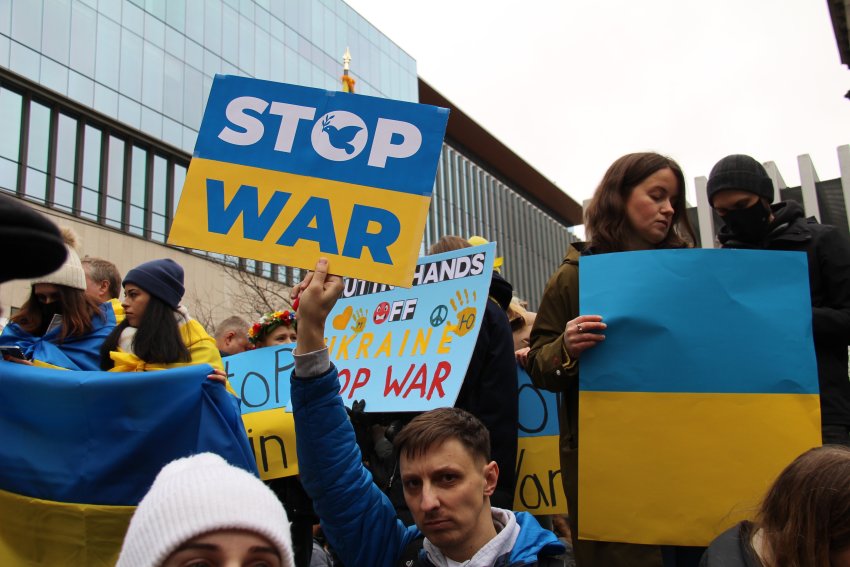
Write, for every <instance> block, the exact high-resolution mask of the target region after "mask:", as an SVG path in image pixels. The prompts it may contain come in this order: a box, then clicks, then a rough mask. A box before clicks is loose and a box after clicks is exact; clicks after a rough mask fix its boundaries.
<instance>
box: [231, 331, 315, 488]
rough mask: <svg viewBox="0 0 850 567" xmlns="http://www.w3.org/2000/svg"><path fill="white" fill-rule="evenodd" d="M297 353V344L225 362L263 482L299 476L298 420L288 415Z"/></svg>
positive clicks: (248, 352) (251, 352) (244, 354)
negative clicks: (296, 433) (296, 428)
mask: <svg viewBox="0 0 850 567" xmlns="http://www.w3.org/2000/svg"><path fill="white" fill-rule="evenodd" d="M294 350H295V343H290V344H284V345H278V346H271V347H266V348H259V349H256V350H249V351H246V352H243V353H240V354H236V355H233V356H228V357H225V358H224V370H225V372H227V379H228V381H230V385H231V387H233V390H234V391H235V392H236V395H238V396H239V398H240V399H241V400H242V422H243V423H244V424H245V432H246V433H247V434H248V441H249V443H250V445H251V450H252V451H253V452H254V458H255V460H256V461H257V469H258V470H259V471H260V478H262V479H263V480H268V479H272V478H279V477H282V476H291V475H295V474H298V456H297V455H296V453H295V420H294V417H293V414H292V413H291V412H290V411H287V408H290V409H291V406H290V395H289V392H290V384H289V378H290V376H291V375H292V370H293V369H294V368H295V359H294V357H293V355H292V352H293V351H294Z"/></svg>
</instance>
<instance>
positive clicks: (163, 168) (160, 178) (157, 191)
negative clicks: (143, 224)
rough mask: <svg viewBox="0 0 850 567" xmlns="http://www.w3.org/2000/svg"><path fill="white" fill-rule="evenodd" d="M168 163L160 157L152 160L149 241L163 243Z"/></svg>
mask: <svg viewBox="0 0 850 567" xmlns="http://www.w3.org/2000/svg"><path fill="white" fill-rule="evenodd" d="M167 183H168V161H167V160H166V159H165V158H164V157H161V156H158V155H155V156H154V158H153V179H152V183H151V191H152V195H151V226H150V229H151V239H152V240H155V241H157V242H165V219H166V213H167V210H166V205H167V204H168V192H167V190H166V189H167V187H166V185H167Z"/></svg>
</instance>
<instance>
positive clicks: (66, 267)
mask: <svg viewBox="0 0 850 567" xmlns="http://www.w3.org/2000/svg"><path fill="white" fill-rule="evenodd" d="M59 231H60V232H61V233H62V240H64V241H65V248H67V250H68V257H67V258H65V263H64V264H62V265H61V266H60V267H59V269H58V270H56V271H55V272H53V273H51V274H47V275H46V276H42V277H40V278H38V279H35V280H33V281H32V285H35V284H40V283H45V284H54V285H64V286H67V287H72V288H74V289H80V290H83V291H85V290H86V273H85V272H84V271H83V264H82V263H81V262H80V256H79V254H77V250H76V248H77V242H78V240H79V239H78V237H77V233H76V232H74V231H73V230H71V229H70V228H67V227H63V228H60V229H59Z"/></svg>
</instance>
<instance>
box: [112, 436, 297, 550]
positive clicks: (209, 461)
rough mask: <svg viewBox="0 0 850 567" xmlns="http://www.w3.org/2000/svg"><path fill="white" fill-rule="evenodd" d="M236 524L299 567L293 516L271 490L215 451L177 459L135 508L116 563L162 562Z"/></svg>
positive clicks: (232, 527)
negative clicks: (291, 528) (291, 529)
mask: <svg viewBox="0 0 850 567" xmlns="http://www.w3.org/2000/svg"><path fill="white" fill-rule="evenodd" d="M232 529H235V530H246V531H250V532H255V533H257V534H259V535H261V536H264V537H265V538H267V539H268V540H269V541H270V542H271V543H272V544H273V545H274V546H275V547H276V548H277V550H278V551H279V552H280V556H281V560H282V563H283V566H284V567H294V565H295V561H294V559H293V556H292V536H291V534H290V532H289V520H287V518H286V511H285V510H284V509H283V505H282V504H281V503H280V501H279V500H278V499H277V497H276V496H275V494H274V492H272V491H271V489H269V488H268V487H267V486H266V485H265V484H263V482H262V481H261V480H260V479H258V478H257V477H255V476H254V475H252V474H251V473H249V472H247V471H245V470H242V469H240V468H237V467H234V466H232V465H230V464H228V463H227V462H225V460H224V459H222V458H221V457H220V456H218V455H215V454H213V453H202V454H200V455H195V456H192V457H186V458H183V459H177V460H176V461H172V462H171V463H169V464H167V465H166V466H165V467H163V469H162V470H161V471H160V473H159V474H158V475H157V477H156V480H154V482H153V486H151V489H150V490H149V491H148V493H147V494H146V495H145V497H144V498H142V501H141V502H140V503H139V506H138V508H136V512H135V514H133V518H132V519H131V520H130V527H129V528H128V529H127V535H126V536H125V538H124V545H123V546H122V548H121V555H120V556H119V557H118V563H117V565H116V567H157V566H159V565H161V564H162V563H163V562H164V561H165V560H166V559H167V558H168V556H169V555H171V554H172V553H173V552H174V551H175V550H176V549H177V548H178V547H179V546H180V545H182V544H184V543H186V542H187V541H189V540H191V539H194V538H196V537H198V536H200V535H202V534H206V533H209V532H214V531H219V530H232Z"/></svg>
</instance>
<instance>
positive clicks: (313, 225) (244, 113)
mask: <svg viewBox="0 0 850 567" xmlns="http://www.w3.org/2000/svg"><path fill="white" fill-rule="evenodd" d="M447 121H448V110H446V109H444V108H438V107H433V106H428V105H422V104H414V103H408V102H401V101H395V100H387V99H382V98H375V97H368V96H362V95H355V94H348V93H339V92H332V91H323V90H319V89H313V88H307V87H299V86H295V85H287V84H282V83H273V82H270V81H262V80H259V79H249V78H244V77H235V76H223V75H217V76H216V78H215V80H214V81H213V86H212V90H211V91H210V96H209V101H208V103H207V108H206V111H205V112H204V118H203V121H202V123H201V129H200V132H199V133H198V142H197V145H196V146H195V153H194V156H193V158H192V162H191V164H190V165H189V171H188V173H187V177H186V182H185V185H184V186H183V193H182V195H181V197H180V203H179V205H178V207H177V213H176V214H175V216H174V223H173V225H172V228H171V233H170V234H169V237H168V243H169V244H172V245H177V246H186V247H189V248H197V249H201V250H208V251H211V252H219V253H223V254H232V255H235V256H242V257H245V258H252V259H255V260H262V261H266V262H274V263H276V264H287V265H291V266H298V267H301V268H308V269H309V268H312V267H313V265H314V264H315V260H316V258H317V257H318V256H326V257H327V258H328V259H329V260H330V261H331V265H333V266H334V270H335V271H336V273H338V274H340V275H345V276H353V277H358V278H364V279H369V280H370V281H377V282H383V283H388V284H392V285H398V286H409V285H410V282H411V279H412V277H413V271H414V268H415V265H416V256H417V254H418V251H419V244H420V241H421V239H422V233H423V231H424V227H425V218H426V216H427V214H428V207H429V204H430V200H431V193H432V190H433V186H434V176H435V174H436V169H437V162H438V161H439V157H440V151H441V147H442V142H443V136H444V135H445V129H446V123H447Z"/></svg>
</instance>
